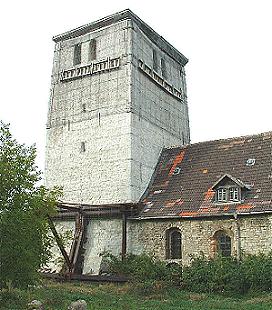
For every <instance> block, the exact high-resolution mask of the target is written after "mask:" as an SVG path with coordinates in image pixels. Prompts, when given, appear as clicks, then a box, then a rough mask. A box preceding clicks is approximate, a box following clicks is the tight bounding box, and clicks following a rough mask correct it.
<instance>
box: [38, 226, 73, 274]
mask: <svg viewBox="0 0 272 310" xmlns="http://www.w3.org/2000/svg"><path fill="white" fill-rule="evenodd" d="M54 225H55V227H56V230H57V232H58V234H59V236H61V237H62V239H63V241H64V247H65V250H66V252H67V253H69V252H70V249H71V246H72V242H73V237H74V233H75V221H73V220H71V221H67V220H65V221H64V220H62V221H55V222H54ZM50 235H51V236H52V238H54V237H53V235H52V234H50ZM53 240H55V239H53ZM51 251H52V258H51V259H50V261H49V262H48V263H47V264H46V266H44V267H43V270H44V271H50V272H56V273H58V272H60V270H61V268H62V266H63V263H64V258H63V256H62V254H61V252H60V249H59V247H58V245H57V243H56V242H55V241H54V242H53V244H52V247H51Z"/></svg>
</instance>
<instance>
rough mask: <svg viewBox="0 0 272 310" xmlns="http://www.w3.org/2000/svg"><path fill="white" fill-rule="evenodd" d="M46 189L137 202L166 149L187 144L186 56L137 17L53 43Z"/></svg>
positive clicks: (73, 198) (81, 198) (67, 196)
mask: <svg viewBox="0 0 272 310" xmlns="http://www.w3.org/2000/svg"><path fill="white" fill-rule="evenodd" d="M53 40H54V42H55V51H54V63H53V73H52V83H51V97H50V103H49V111H48V122H47V146H46V171H45V178H46V185H47V186H49V187H51V186H53V185H59V186H63V191H64V197H63V200H64V201H66V202H76V203H88V204H112V203H124V202H137V201H138V200H139V199H140V197H141V195H142V194H143V193H144V191H145V189H146V187H147V185H148V183H149V181H150V178H151V176H152V174H153V171H154V167H155V165H156V163H157V160H158V157H159V154H160V152H161V149H162V148H163V147H167V146H172V145H182V144H188V143H189V142H190V135H189V132H190V131H189V118H188V108H187V99H186V80H185V71H184V66H185V65H186V63H187V61H188V60H187V59H186V57H184V56H183V55H182V54H181V53H180V52H178V51H177V50H176V49H175V48H174V47H173V46H172V45H170V44H169V43H168V42H167V41H166V40H164V39H163V38H162V37H161V36H159V35H158V34H157V33H156V32H155V31H154V30H152V29H151V28H150V27H149V26H148V25H147V24H145V23H144V22H143V21H142V20H141V19H139V18H138V17H137V16H136V15H135V14H133V13H132V12H131V11H130V10H125V11H122V12H119V13H116V14H114V15H111V16H108V17H105V18H103V19H100V20H98V21H96V22H93V23H91V24H88V25H85V26H82V27H79V28H76V29H74V30H71V31H68V32H66V33H63V34H61V35H57V36H55V37H54V38H53Z"/></svg>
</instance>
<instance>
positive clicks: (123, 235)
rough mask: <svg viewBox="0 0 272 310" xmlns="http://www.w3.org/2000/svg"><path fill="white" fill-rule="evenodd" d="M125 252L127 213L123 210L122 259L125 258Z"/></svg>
mask: <svg viewBox="0 0 272 310" xmlns="http://www.w3.org/2000/svg"><path fill="white" fill-rule="evenodd" d="M126 254H127V214H126V212H125V211H123V216H122V252H121V256H122V260H124V259H125V257H126Z"/></svg>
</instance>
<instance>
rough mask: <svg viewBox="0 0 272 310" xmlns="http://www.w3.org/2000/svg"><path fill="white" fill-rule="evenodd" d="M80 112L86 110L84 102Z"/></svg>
mask: <svg viewBox="0 0 272 310" xmlns="http://www.w3.org/2000/svg"><path fill="white" fill-rule="evenodd" d="M82 112H83V113H85V112H86V103H83V104H82Z"/></svg>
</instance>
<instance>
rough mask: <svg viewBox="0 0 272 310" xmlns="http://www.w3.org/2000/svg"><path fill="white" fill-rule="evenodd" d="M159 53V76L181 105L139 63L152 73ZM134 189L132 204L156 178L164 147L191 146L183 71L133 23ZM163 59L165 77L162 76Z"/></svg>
mask: <svg viewBox="0 0 272 310" xmlns="http://www.w3.org/2000/svg"><path fill="white" fill-rule="evenodd" d="M153 51H155V53H156V59H157V70H155V72H156V74H158V76H160V77H161V78H163V75H164V80H165V81H167V83H168V84H169V85H172V86H174V87H175V88H176V89H177V90H179V91H180V92H181V94H182V96H183V98H182V101H181V100H178V99H177V98H175V97H174V96H172V95H170V94H169V93H168V92H167V91H166V90H165V89H164V88H163V87H160V86H158V85H157V84H156V82H155V81H154V80H152V79H151V78H150V77H149V76H147V75H146V74H145V73H144V72H143V71H142V70H140V68H139V60H141V61H142V62H143V63H144V64H146V65H147V66H148V67H149V68H151V69H153V58H154V55H153ZM132 54H133V58H132V85H133V87H132V89H131V91H132V123H131V126H132V159H133V161H132V171H131V173H132V186H133V194H134V197H133V200H134V201H136V200H137V199H138V198H139V197H140V196H141V194H143V192H144V191H145V189H146V187H147V184H148V182H149V180H150V178H151V176H152V174H153V171H154V168H155V166H156V164H157V161H158V158H159V154H160V152H161V150H162V147H168V146H173V145H183V144H187V143H189V142H190V133H189V117H188V108H187V99H186V83H185V73H184V67H183V66H182V65H181V64H180V63H178V62H177V61H175V60H174V59H173V58H171V57H170V56H169V55H168V54H166V52H165V51H163V50H161V49H160V48H159V47H158V46H157V45H156V44H154V43H153V42H152V41H151V40H150V39H149V38H148V37H147V36H146V35H145V34H144V33H143V32H142V31H141V29H140V28H139V27H138V26H137V25H136V24H135V23H133V28H132ZM161 59H163V60H164V64H165V70H164V71H165V73H164V74H163V73H162V64H161Z"/></svg>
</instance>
